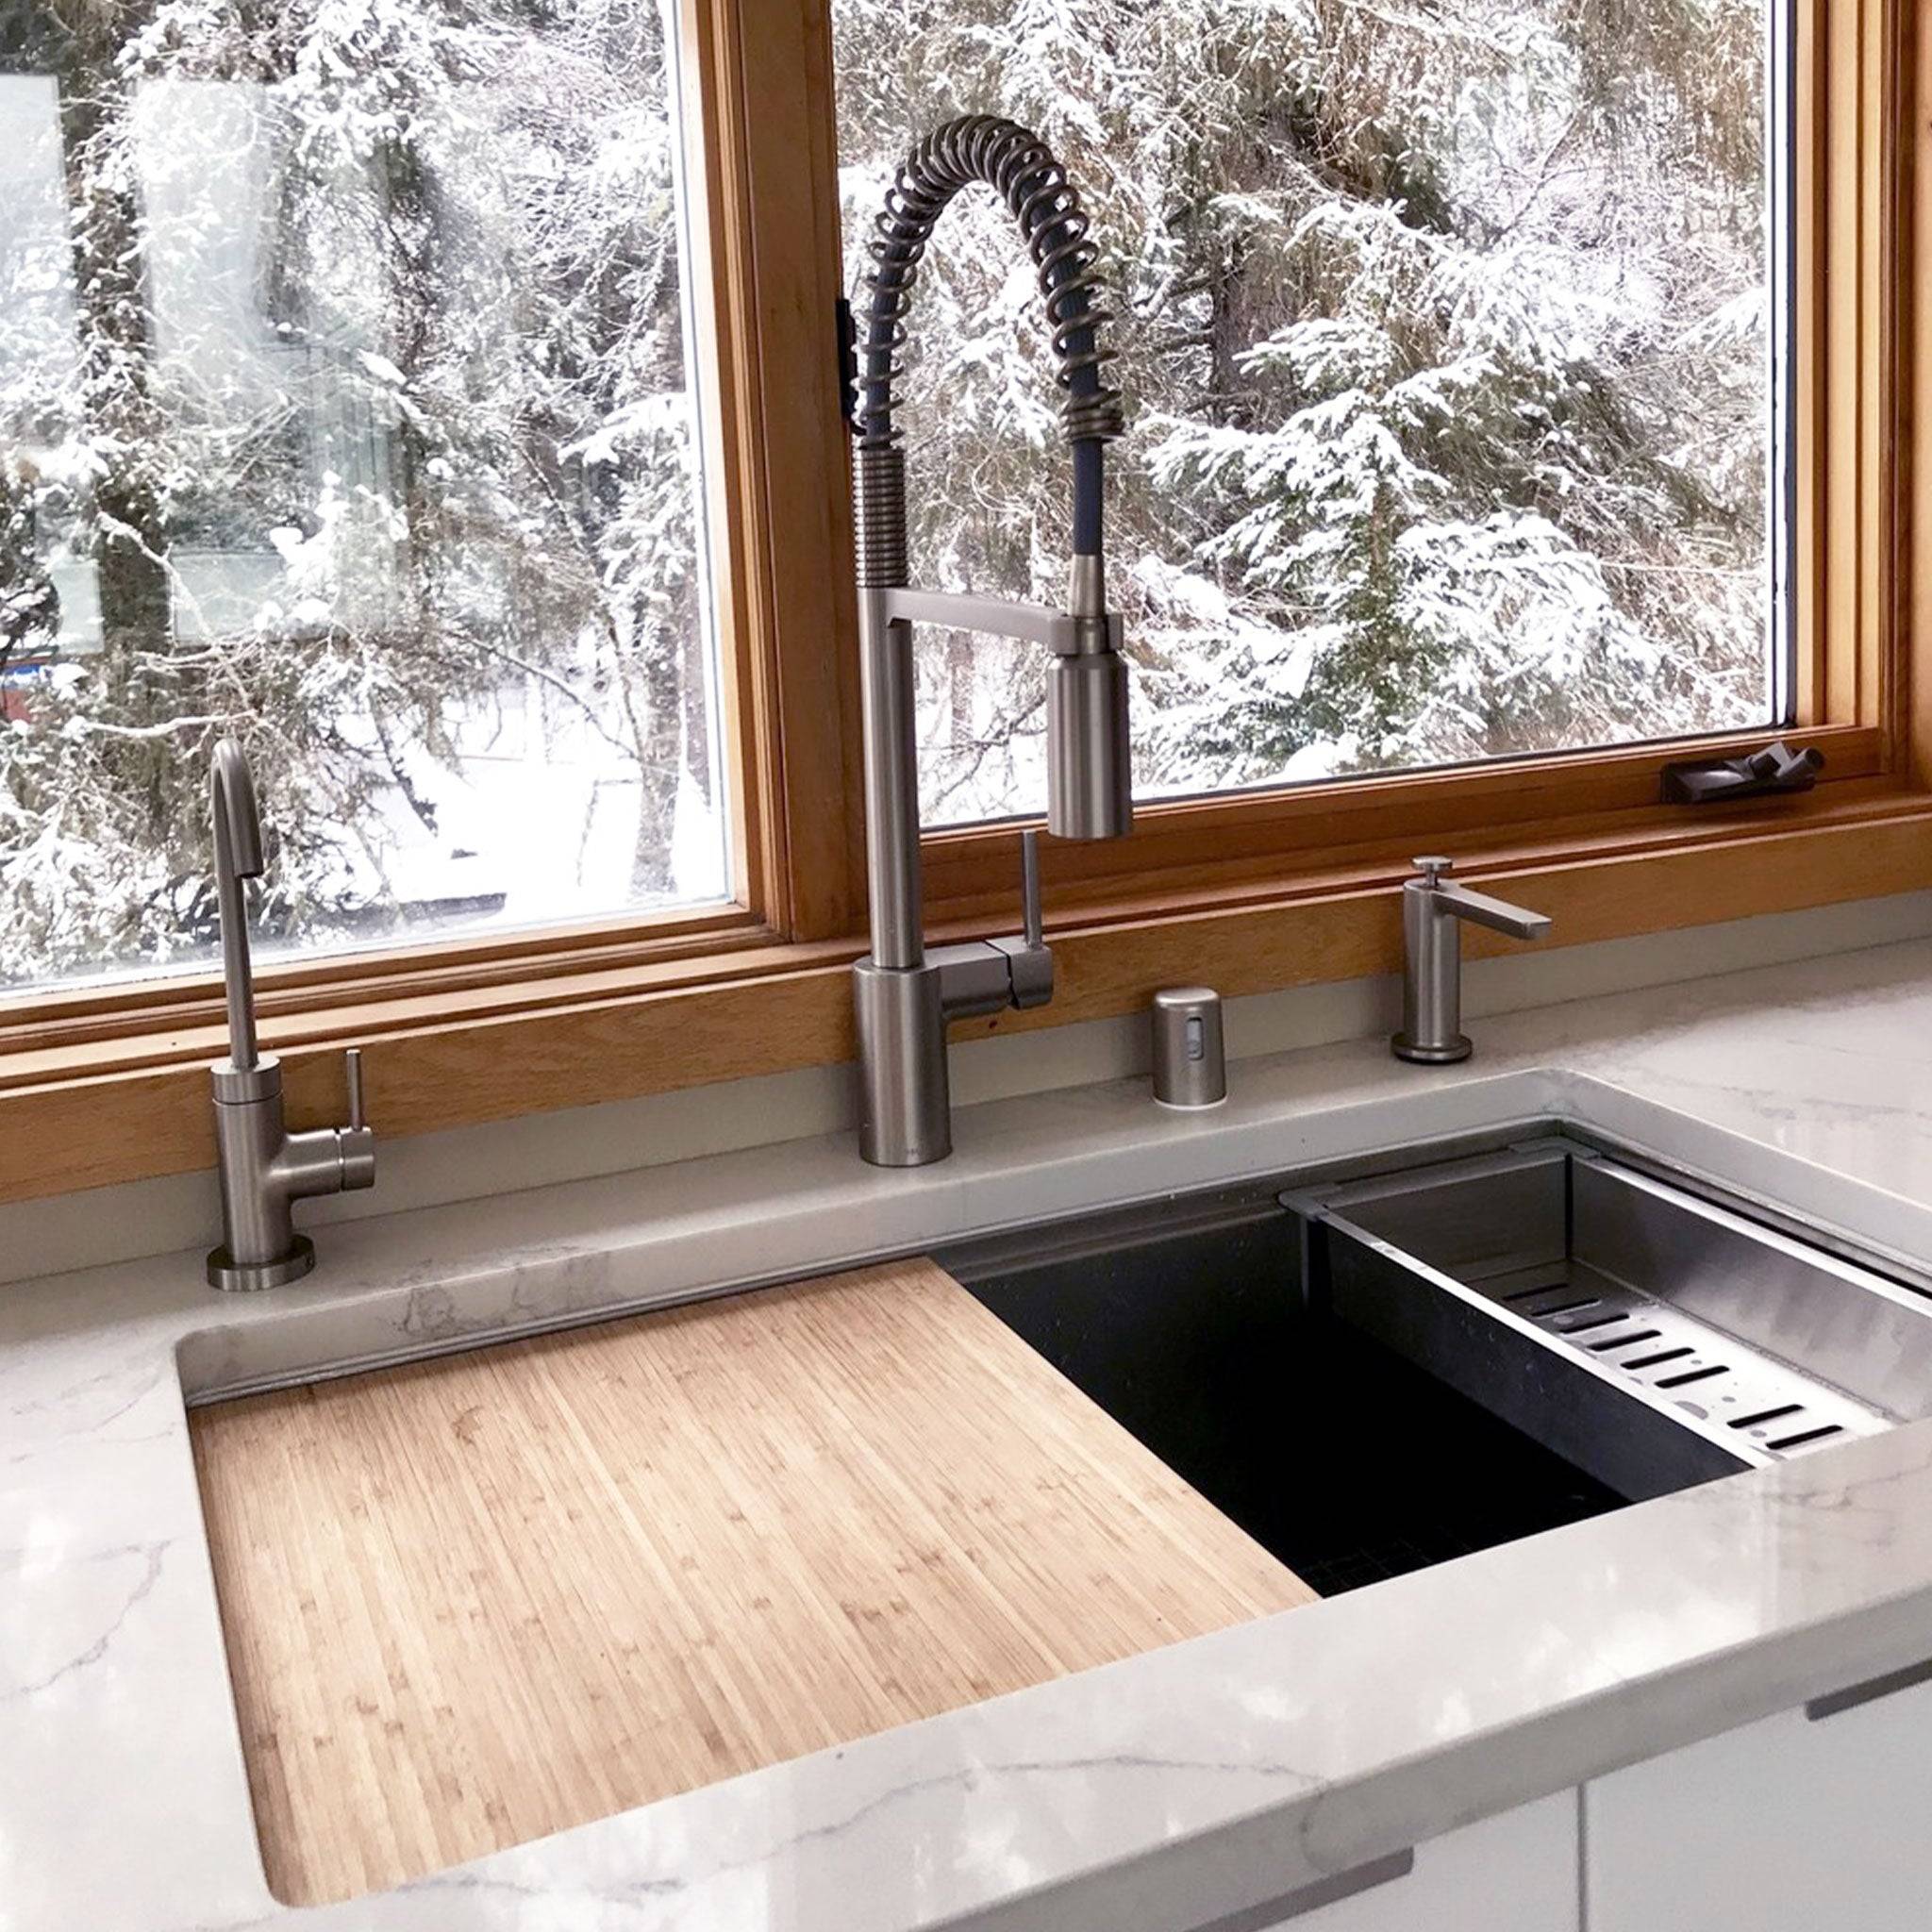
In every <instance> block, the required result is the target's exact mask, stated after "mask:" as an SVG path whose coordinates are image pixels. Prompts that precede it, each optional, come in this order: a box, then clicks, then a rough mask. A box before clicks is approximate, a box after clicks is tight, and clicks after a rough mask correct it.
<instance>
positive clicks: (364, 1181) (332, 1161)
mask: <svg viewBox="0 0 1932 1932" xmlns="http://www.w3.org/2000/svg"><path fill="white" fill-rule="evenodd" d="M208 791H209V797H210V803H211V805H212V807H213V810H214V833H215V897H216V899H217V901H218V903H219V905H220V907H221V919H222V978H223V982H224V985H225V990H226V992H227V1002H228V1058H226V1059H225V1060H217V1061H216V1062H215V1064H214V1066H213V1068H212V1069H211V1070H210V1071H211V1073H212V1074H213V1079H214V1094H215V1148H216V1155H217V1164H218V1166H219V1168H220V1171H221V1178H222V1245H221V1246H220V1247H218V1248H214V1249H211V1250H210V1251H209V1253H208V1284H209V1286H210V1287H213V1288H224V1289H246V1288H278V1287H280V1286H281V1285H282V1284H283V1283H284V1282H288V1281H296V1280H299V1279H300V1278H301V1277H302V1276H303V1275H305V1274H308V1271H309V1270H310V1269H311V1268H313V1267H314V1266H315V1243H314V1242H313V1241H310V1240H309V1239H308V1236H307V1235H304V1234H297V1233H296V1232H295V1224H294V1221H293V1218H292V1217H291V1212H290V1209H291V1207H292V1205H293V1204H294V1203H295V1202H297V1201H299V1200H303V1199H306V1198H307V1197H308V1196H309V1195H311V1194H338V1193H341V1192H343V1191H347V1190H349V1189H355V1188H373V1187H374V1186H375V1134H374V1133H372V1132H371V1131H370V1129H369V1128H368V1127H367V1126H365V1125H364V1124H363V1122H362V1056H361V1054H360V1052H359V1051H358V1049H357V1048H355V1047H351V1048H350V1049H349V1050H348V1053H347V1054H346V1055H345V1056H344V1072H345V1074H346V1077H347V1080H348V1088H349V1124H348V1125H347V1126H346V1127H323V1128H320V1129H318V1130H316V1131H315V1132H313V1133H307V1134H291V1133H290V1132H288V1131H287V1129H286V1128H285V1127H284V1126H283V1124H282V1063H281V1061H280V1060H278V1059H276V1058H275V1056H274V1055H273V1054H268V1055H262V1054H260V1053H258V1052H257V1050H256V1041H255V979H254V974H253V972H252V970H251V967H250V963H249V955H248V924H247V918H246V913H245V909H244V906H243V901H242V880H243V879H252V878H259V877H260V876H261V865H262V861H261V815H260V813H259V811H258V809H257V808H256V803H255V779H254V776H253V774H251V773H250V772H249V769H248V760H247V758H244V757H243V756H242V747H241V746H240V745H239V744H237V743H236V742H235V741H234V740H233V739H231V738H225V739H224V740H223V741H221V743H219V744H218V745H216V746H215V756H214V763H213V766H212V768H211V770H210V773H209V779H208Z"/></svg>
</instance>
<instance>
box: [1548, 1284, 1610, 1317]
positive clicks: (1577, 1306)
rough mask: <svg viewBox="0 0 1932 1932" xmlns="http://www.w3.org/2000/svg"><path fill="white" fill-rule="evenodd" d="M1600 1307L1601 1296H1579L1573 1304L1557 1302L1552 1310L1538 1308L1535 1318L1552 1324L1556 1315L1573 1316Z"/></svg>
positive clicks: (1601, 1303)
mask: <svg viewBox="0 0 1932 1932" xmlns="http://www.w3.org/2000/svg"><path fill="white" fill-rule="evenodd" d="M1539 1292H1541V1291H1539ZM1602 1305H1603V1296H1602V1295H1600V1294H1586V1295H1579V1296H1578V1297H1577V1298H1576V1299H1575V1300H1574V1302H1558V1303H1557V1306H1556V1307H1554V1308H1539V1309H1538V1310H1537V1311H1536V1318H1537V1320H1538V1321H1539V1322H1554V1321H1555V1320H1556V1319H1557V1316H1558V1315H1574V1314H1578V1313H1580V1312H1581V1311H1582V1310H1583V1309H1585V1308H1594V1307H1601V1306H1602Z"/></svg>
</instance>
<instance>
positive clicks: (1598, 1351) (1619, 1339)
mask: <svg viewBox="0 0 1932 1932" xmlns="http://www.w3.org/2000/svg"><path fill="white" fill-rule="evenodd" d="M1662 1333H1663V1330H1662V1329H1661V1328H1640V1329H1639V1330H1638V1331H1637V1333H1636V1334H1635V1335H1612V1336H1610V1337H1608V1338H1607V1340H1605V1341H1592V1342H1590V1343H1588V1344H1587V1346H1588V1347H1589V1349H1590V1352H1591V1354H1592V1355H1602V1354H1603V1353H1604V1352H1605V1350H1607V1349H1611V1348H1628V1347H1630V1346H1631V1344H1632V1343H1633V1342H1639V1341H1656V1340H1657V1337H1658V1336H1659V1335H1661V1334H1662Z"/></svg>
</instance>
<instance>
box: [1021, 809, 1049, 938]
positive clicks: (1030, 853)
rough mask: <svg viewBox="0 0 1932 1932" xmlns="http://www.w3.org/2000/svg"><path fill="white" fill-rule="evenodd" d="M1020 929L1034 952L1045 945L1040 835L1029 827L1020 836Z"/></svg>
mask: <svg viewBox="0 0 1932 1932" xmlns="http://www.w3.org/2000/svg"><path fill="white" fill-rule="evenodd" d="M1020 929H1021V931H1022V932H1023V933H1024V935H1025V939H1026V943H1027V945H1029V946H1030V947H1033V948H1034V949H1035V950H1036V951H1037V950H1038V949H1039V948H1040V947H1041V946H1042V945H1044V944H1045V943H1046V926H1045V924H1044V922H1043V921H1042V920H1041V913H1040V834H1039V833H1038V832H1037V831H1035V830H1033V829H1032V828H1031V827H1028V829H1027V830H1025V831H1024V832H1022V833H1021V834H1020Z"/></svg>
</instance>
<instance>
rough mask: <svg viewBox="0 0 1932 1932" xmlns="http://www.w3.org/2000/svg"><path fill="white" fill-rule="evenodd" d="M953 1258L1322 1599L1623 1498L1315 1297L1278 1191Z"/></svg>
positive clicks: (1029, 1335)
mask: <svg viewBox="0 0 1932 1932" xmlns="http://www.w3.org/2000/svg"><path fill="white" fill-rule="evenodd" d="M940 1258H941V1261H942V1262H944V1264H945V1265H946V1266H947V1267H948V1268H949V1269H950V1270H951V1271H952V1272H953V1273H954V1274H956V1275H957V1276H958V1278H959V1279H960V1280H961V1281H963V1282H964V1283H965V1285H966V1286H967V1287H968V1288H970V1289H971V1290H972V1291H973V1292H974V1294H975V1295H976V1296H977V1297H978V1298H979V1299H980V1300H981V1301H982V1302H983V1303H985V1305H986V1306H987V1307H990V1308H991V1310H992V1311H993V1313H994V1314H996V1315H998V1316H999V1318H1000V1319H1001V1320H1002V1321H1003V1322H1005V1323H1006V1324H1008V1327H1010V1328H1012V1329H1013V1330H1015V1332H1017V1333H1018V1334H1019V1335H1021V1336H1022V1337H1023V1338H1024V1340H1025V1341H1027V1342H1029V1343H1030V1344H1031V1345H1032V1346H1033V1347H1034V1348H1036V1349H1038V1350H1039V1351H1040V1353H1041V1355H1043V1356H1044V1357H1046V1358H1047V1359H1048V1360H1049V1361H1051V1362H1052V1363H1053V1364H1054V1365H1055V1366H1056V1367H1057V1368H1058V1369H1059V1370H1060V1372H1061V1373H1062V1374H1065V1375H1066V1376H1067V1377H1068V1378H1069V1379H1070V1380H1071V1381H1073V1382H1074V1383H1075V1384H1077V1385H1078V1387H1079V1388H1081V1389H1082V1390H1084V1391H1086V1393H1087V1394H1088V1395H1090V1396H1091V1398H1092V1399H1093V1400H1094V1401H1095V1402H1097V1403H1098V1404H1099V1405H1100V1406H1101V1407H1103V1408H1105V1409H1106V1410H1107V1411H1108V1413H1109V1414H1110V1415H1112V1416H1113V1417H1114V1418H1115V1419H1116V1420H1117V1421H1118V1422H1120V1423H1121V1424H1123V1426H1124V1427H1125V1428H1127V1429H1129V1430H1130V1431H1131V1432H1132V1433H1133V1434H1134V1435H1135V1436H1137V1437H1138V1438H1139V1439H1140V1440H1141V1441H1142V1442H1144V1443H1145V1444H1146V1445H1147V1447H1148V1448H1150V1449H1151V1450H1153V1452H1154V1453H1155V1454H1156V1455H1157V1456H1158V1457H1160V1458H1161V1459H1162V1460H1163V1461H1164V1462H1165V1463H1167V1465H1168V1466H1169V1467H1170V1468H1171V1469H1173V1470H1174V1472H1175V1473H1176V1474H1179V1475H1181V1476H1182V1477H1184V1478H1185V1479H1186V1480H1187V1481H1188V1482H1189V1483H1191V1484H1192V1485H1193V1487H1194V1488H1195V1489H1196V1490H1198V1491H1200V1492H1201V1493H1202V1494H1203V1495H1204V1496H1206V1497H1207V1498H1208V1500H1209V1501H1210V1502H1211V1503H1213V1504H1214V1505H1215V1507H1217V1508H1219V1509H1221V1510H1222V1511H1223V1512H1224V1514H1226V1515H1228V1516H1230V1517H1232V1518H1233V1519H1234V1521H1235V1522H1237V1523H1238V1524H1241V1527H1242V1528H1243V1529H1245V1530H1246V1531H1247V1532H1248V1534H1249V1535H1250V1536H1252V1537H1254V1538H1255V1539H1256V1541H1258V1542H1260V1543H1262V1544H1263V1545H1264V1546H1265V1547H1266V1548H1268V1549H1269V1550H1270V1551H1272V1552H1273V1553H1274V1555H1275V1556H1276V1557H1279V1558H1280V1559H1281V1560H1282V1561H1283V1562H1284V1563H1286V1564H1287V1565H1288V1566H1289V1568H1290V1569H1291V1570H1293V1571H1294V1572H1295V1574H1297V1575H1299V1576H1300V1577H1301V1578H1302V1579H1303V1580H1304V1581H1305V1582H1306V1583H1307V1584H1308V1586H1309V1587H1310V1588H1311V1589H1313V1590H1316V1591H1320V1592H1321V1593H1322V1594H1323V1595H1324V1596H1326V1595H1334V1594H1339V1593H1340V1592H1341V1591H1348V1590H1355V1589H1357V1588H1359V1587H1360V1586H1362V1585H1363V1584H1368V1583H1374V1582H1378V1581H1380V1580H1381V1579H1383V1578H1385V1577H1389V1576H1396V1575H1400V1574H1403V1573H1405V1572H1407V1571H1410V1570H1421V1569H1425V1568H1427V1567H1428V1566H1429V1565H1431V1564H1434V1563H1441V1562H1444V1561H1446V1560H1448V1559H1449V1558H1451V1557H1460V1556H1466V1555H1468V1554H1469V1553H1471V1552H1472V1551H1475V1550H1480V1549H1487V1548H1491V1547H1492V1546H1493V1545H1495V1544H1498V1543H1505V1542H1510V1541H1514V1540H1515V1539H1517V1538H1518V1537H1524V1536H1531V1535H1534V1534H1536V1533H1537V1532H1538V1531H1541V1530H1544V1529H1552V1528H1555V1527H1557V1525H1558V1524H1565V1523H1574V1522H1577V1521H1579V1520H1581V1519H1583V1518H1585V1517H1590V1516H1595V1515H1600V1514H1601V1513H1603V1512H1604V1511H1605V1510H1607V1509H1614V1508H1618V1507H1621V1506H1622V1505H1623V1503H1624V1501H1625V1500H1626V1499H1625V1498H1624V1497H1623V1496H1620V1495H1618V1494H1617V1493H1615V1492H1614V1491H1610V1490H1608V1489H1606V1488H1605V1487H1604V1486H1603V1485H1602V1484H1601V1483H1600V1482H1597V1481H1596V1480H1594V1479H1593V1478H1592V1477H1591V1476H1589V1475H1587V1474H1584V1473H1583V1472H1582V1471H1581V1470H1579V1469H1577V1468H1575V1467H1574V1465H1573V1464H1571V1463H1569V1462H1567V1461H1565V1460H1564V1459H1563V1458H1562V1457H1559V1456H1557V1455H1556V1454H1555V1453H1554V1452H1553V1451H1551V1450H1549V1449H1547V1448H1545V1447H1543V1445H1542V1444H1541V1443H1539V1442H1537V1441H1534V1440H1533V1439H1532V1438H1530V1437H1528V1436H1526V1435H1524V1434H1523V1433H1522V1432H1521V1431H1520V1430H1518V1429H1515V1428H1513V1427H1511V1426H1510V1425H1509V1424H1507V1423H1505V1422H1502V1421H1500V1420H1499V1419H1498V1418H1497V1417H1495V1416H1493V1415H1491V1413H1490V1412H1489V1411H1488V1410H1487V1409H1485V1408H1483V1407H1480V1406H1479V1405H1477V1404H1476V1403H1474V1402H1473V1401H1471V1400H1470V1399H1469V1398H1468V1397H1466V1396H1463V1395H1460V1394H1458V1393H1457V1392H1456V1391H1454V1390H1452V1389H1450V1388H1449V1387H1447V1386H1446V1385H1445V1384H1443V1383H1441V1382H1440V1381H1438V1380H1437V1379H1436V1378H1435V1377H1434V1376H1433V1375H1431V1374H1428V1373H1427V1371H1425V1370H1424V1369H1421V1368H1419V1367H1417V1366H1416V1365H1415V1364H1413V1363H1411V1362H1409V1361H1407V1360H1406V1359H1404V1358H1403V1357H1400V1356H1398V1355H1396V1354H1394V1353H1392V1352H1391V1350H1389V1349H1387V1348H1385V1347H1384V1346H1383V1345H1382V1344H1381V1343H1379V1342H1376V1341H1372V1340H1371V1339H1369V1338H1368V1337H1367V1336H1365V1335H1363V1334H1361V1333H1360V1332H1359V1331H1357V1329H1355V1328H1352V1327H1349V1326H1346V1325H1344V1324H1341V1323H1340V1322H1337V1321H1334V1320H1332V1319H1328V1318H1324V1316H1323V1315H1322V1314H1320V1313H1319V1312H1317V1311H1314V1310H1311V1309H1309V1308H1307V1307H1306V1306H1305V1302H1304V1296H1303V1294H1302V1291H1301V1274H1302V1244H1301V1239H1300V1224H1299V1222H1298V1221H1297V1219H1296V1218H1295V1217H1294V1216H1293V1215H1292V1214H1290V1213H1287V1212H1285V1211H1284V1210H1283V1209H1281V1208H1279V1207H1278V1206H1276V1205H1275V1204H1274V1201H1273V1199H1272V1198H1271V1199H1269V1200H1267V1201H1266V1202H1263V1203H1257V1204H1252V1205H1250V1206H1249V1207H1247V1208H1245V1209H1240V1208H1236V1209H1227V1210H1223V1211H1222V1212H1221V1213H1219V1214H1218V1215H1215V1216H1212V1217H1209V1218H1207V1219H1205V1220H1203V1219H1201V1218H1199V1217H1193V1218H1191V1219H1190V1220H1189V1223H1188V1224H1186V1225H1163V1224H1161V1222H1160V1219H1159V1217H1158V1216H1155V1217H1152V1218H1151V1224H1150V1218H1148V1217H1142V1219H1141V1224H1139V1225H1128V1226H1118V1225H1116V1226H1111V1227H1099V1226H1096V1227H1095V1228H1093V1229H1092V1230H1091V1231H1088V1232H1085V1233H1083V1232H1082V1231H1081V1230H1079V1229H1077V1228H1070V1229H1063V1230H1061V1231H1060V1232H1059V1233H1058V1235H1055V1234H1052V1233H1051V1232H1050V1231H1049V1232H1048V1234H1047V1235H1046V1236H1045V1238H1041V1236H1040V1235H1036V1236H1034V1237H1033V1238H1032V1239H1031V1240H1029V1241H1026V1242H1024V1243H1021V1242H1016V1241H1010V1240H1008V1241H993V1242H988V1243H983V1244H980V1245H979V1246H978V1247H976V1248H969V1249H962V1250H960V1251H958V1252H956V1253H953V1254H948V1255H942V1256H941V1257H940Z"/></svg>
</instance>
